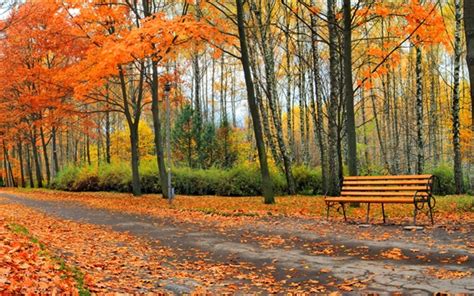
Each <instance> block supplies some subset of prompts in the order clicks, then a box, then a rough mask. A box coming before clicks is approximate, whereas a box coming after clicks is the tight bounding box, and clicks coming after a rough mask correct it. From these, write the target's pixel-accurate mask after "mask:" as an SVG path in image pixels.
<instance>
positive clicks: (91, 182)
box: [70, 167, 101, 191]
mask: <svg viewBox="0 0 474 296" xmlns="http://www.w3.org/2000/svg"><path fill="white" fill-rule="evenodd" d="M99 182H100V181H99V176H98V174H97V169H94V168H92V167H84V168H82V169H81V170H80V171H79V173H78V174H77V176H76V180H74V182H73V183H72V186H71V189H70V190H71V191H99V190H100V189H101V188H100V185H99Z"/></svg>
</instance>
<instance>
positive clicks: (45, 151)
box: [40, 126, 51, 186]
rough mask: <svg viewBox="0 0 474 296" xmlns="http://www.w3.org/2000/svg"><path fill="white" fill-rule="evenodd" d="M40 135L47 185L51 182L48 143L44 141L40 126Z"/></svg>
mask: <svg viewBox="0 0 474 296" xmlns="http://www.w3.org/2000/svg"><path fill="white" fill-rule="evenodd" d="M40 137H41V144H42V146H43V157H44V166H45V170H46V184H47V185H48V186H49V184H50V183H51V170H50V168H49V156H48V143H47V142H46V139H45V136H44V130H43V127H42V126H41V127H40Z"/></svg>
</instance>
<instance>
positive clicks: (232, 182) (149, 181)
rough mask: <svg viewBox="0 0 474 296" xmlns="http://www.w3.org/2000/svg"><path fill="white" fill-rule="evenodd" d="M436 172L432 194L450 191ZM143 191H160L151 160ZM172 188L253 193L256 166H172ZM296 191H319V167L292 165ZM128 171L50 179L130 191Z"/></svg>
mask: <svg viewBox="0 0 474 296" xmlns="http://www.w3.org/2000/svg"><path fill="white" fill-rule="evenodd" d="M430 173H432V174H434V175H435V176H436V182H435V186H434V192H435V194H436V195H446V194H453V193H454V190H455V186H454V178H453V172H452V169H450V168H449V167H447V166H440V167H438V168H436V169H434V170H433V171H432V172H430ZM140 175H141V184H142V192H143V193H161V186H160V180H159V174H158V169H157V167H156V163H155V162H151V161H150V162H144V163H143V164H142V166H141V167H140ZM172 175H173V178H172V182H173V187H174V188H175V192H176V193H177V194H184V195H221V196H254V195H260V194H261V182H262V181H261V176H260V171H259V169H258V167H256V166H243V165H241V166H236V167H234V168H232V169H229V170H223V169H218V168H212V169H207V170H203V169H191V168H188V167H177V168H174V169H173V170H172ZM293 175H294V179H295V185H296V191H297V193H298V194H304V195H318V194H323V186H322V174H321V169H320V168H316V169H313V168H308V167H305V166H295V167H294V168H293ZM131 180H132V177H131V172H130V167H129V165H128V164H126V163H117V164H112V165H102V166H101V167H100V168H97V167H89V166H86V167H73V166H69V167H66V168H65V169H63V170H62V171H61V172H60V173H59V174H58V175H57V176H56V178H55V179H54V180H53V182H52V184H51V187H52V188H53V189H59V190H67V191H116V192H131V188H132V186H131V183H132V182H131ZM272 180H273V183H274V188H275V192H276V193H277V194H285V193H286V180H285V177H284V175H283V174H282V173H279V172H272Z"/></svg>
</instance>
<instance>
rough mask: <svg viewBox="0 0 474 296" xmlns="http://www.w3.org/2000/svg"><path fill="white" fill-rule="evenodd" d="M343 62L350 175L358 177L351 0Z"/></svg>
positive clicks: (345, 8) (347, 8)
mask: <svg viewBox="0 0 474 296" xmlns="http://www.w3.org/2000/svg"><path fill="white" fill-rule="evenodd" d="M343 11H344V30H343V37H344V38H343V54H342V57H343V60H344V62H343V63H344V68H343V69H344V102H345V107H346V122H345V123H346V125H345V126H346V137H347V164H348V167H349V175H351V176H356V175H357V140H356V139H357V136H356V126H355V114H354V89H353V82H352V14H351V0H344V3H343Z"/></svg>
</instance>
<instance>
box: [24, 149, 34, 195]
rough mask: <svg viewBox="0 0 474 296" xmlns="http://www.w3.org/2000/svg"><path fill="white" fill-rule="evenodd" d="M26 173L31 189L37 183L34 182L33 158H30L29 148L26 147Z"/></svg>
mask: <svg viewBox="0 0 474 296" xmlns="http://www.w3.org/2000/svg"><path fill="white" fill-rule="evenodd" d="M26 173H27V174H28V181H29V183H30V188H33V187H35V182H34V180H33V169H32V168H31V156H30V147H29V146H26Z"/></svg>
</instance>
